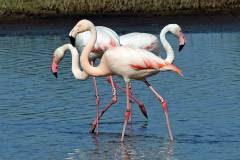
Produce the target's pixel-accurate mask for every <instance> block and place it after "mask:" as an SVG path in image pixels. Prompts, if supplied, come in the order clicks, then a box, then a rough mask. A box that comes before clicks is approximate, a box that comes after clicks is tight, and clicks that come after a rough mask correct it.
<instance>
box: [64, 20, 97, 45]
mask: <svg viewBox="0 0 240 160" xmlns="http://www.w3.org/2000/svg"><path fill="white" fill-rule="evenodd" d="M93 27H94V24H93V23H92V22H91V21H89V20H86V19H83V20H81V21H79V22H78V23H77V24H76V25H75V26H74V27H73V29H72V30H71V31H70V32H69V35H68V36H69V40H70V42H71V44H72V45H73V46H74V47H75V41H76V36H77V34H78V33H81V32H85V31H88V30H90V29H91V28H93Z"/></svg>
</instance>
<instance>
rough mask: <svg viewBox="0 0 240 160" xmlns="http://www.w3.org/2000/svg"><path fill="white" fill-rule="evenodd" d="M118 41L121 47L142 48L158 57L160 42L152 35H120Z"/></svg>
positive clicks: (135, 33) (136, 33)
mask: <svg viewBox="0 0 240 160" xmlns="http://www.w3.org/2000/svg"><path fill="white" fill-rule="evenodd" d="M119 39H120V44H121V45H123V46H131V47H136V48H142V49H146V50H148V51H150V52H152V53H154V54H156V55H159V50H160V49H159V48H160V46H159V45H160V42H159V40H158V38H157V36H155V35H153V34H150V33H139V32H134V33H128V34H125V35H122V36H120V37H119Z"/></svg>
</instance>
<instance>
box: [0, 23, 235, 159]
mask: <svg viewBox="0 0 240 160" xmlns="http://www.w3.org/2000/svg"><path fill="white" fill-rule="evenodd" d="M135 27H136V30H137V29H139V30H141V29H142V28H141V26H135ZM155 27H156V26H155V25H151V26H150V27H149V29H150V30H151V28H152V30H151V32H154V34H156V35H157V34H158V32H157V31H156V32H155V29H156V28H155ZM195 27H196V28H197V27H198V26H197V25H196V26H195ZM193 28H194V26H193ZM131 30H132V28H129V27H127V28H125V29H124V28H121V32H120V33H119V34H122V33H127V32H129V31H131ZM198 31H199V30H198ZM186 32H187V33H186V35H185V36H186V39H187V45H186V46H185V48H184V49H183V51H182V52H181V53H177V40H176V39H175V37H173V36H171V35H169V36H168V39H169V41H170V43H171V44H172V45H173V47H174V49H175V51H176V60H175V64H176V65H177V66H179V67H180V68H181V69H182V70H183V73H184V77H183V78H182V77H179V76H177V75H176V74H174V73H168V72H162V73H161V74H158V75H156V76H154V77H151V78H149V82H150V83H151V84H152V85H153V86H154V87H155V88H156V89H158V91H159V92H160V93H161V94H162V95H163V97H165V99H166V100H167V101H168V102H169V114H170V120H171V123H172V130H173V135H174V138H175V141H174V142H173V143H170V142H169V141H168V135H167V129H166V123H165V119H164V114H163V112H162V109H161V106H160V104H159V103H158V101H157V100H156V98H155V97H154V96H153V94H152V93H151V92H150V90H149V89H148V88H146V86H145V85H144V84H143V83H142V82H137V81H134V82H133V89H134V94H135V96H136V97H137V98H139V99H140V100H141V101H143V102H144V104H145V106H146V107H147V110H148V115H149V119H148V120H147V121H146V120H145V119H144V118H143V116H142V114H141V113H140V112H139V109H138V107H137V105H136V104H133V108H134V110H133V111H134V112H133V122H132V124H129V125H128V127H127V131H126V136H125V143H124V144H121V143H119V141H120V136H121V131H122V125H123V123H122V122H123V119H124V111H125V95H124V94H122V93H121V92H120V91H118V103H117V104H116V105H114V106H113V107H112V108H111V109H110V110H109V111H108V112H107V113H106V114H105V115H104V117H103V119H102V120H101V124H100V134H99V136H96V135H95V134H90V133H89V132H88V130H89V127H90V125H91V122H92V120H93V119H94V116H95V97H94V92H93V86H92V80H91V79H89V80H87V81H78V80H75V79H74V77H73V75H72V73H71V62H70V61H71V57H70V54H67V55H66V57H65V58H64V60H63V62H62V63H61V66H60V69H59V70H60V72H59V77H60V78H58V79H55V78H54V77H53V76H52V75H51V72H50V65H51V58H52V51H53V50H54V49H55V48H56V47H57V46H59V45H60V44H64V43H66V42H68V39H67V36H66V33H65V32H63V31H61V32H60V34H56V35H47V34H46V35H45V34H44V35H42V36H41V35H39V34H32V35H31V34H28V35H25V36H23V35H22V34H21V35H10V36H8V35H2V36H1V37H0V56H1V58H0V75H1V76H0V84H1V85H0V102H1V103H0V159H21V160H22V159H24V160H27V159H54V160H55V159H68V160H70V159H167V160H180V159H184V160H192V159H195V160H202V159H216V160H217V159H221V160H235V159H238V158H239V156H240V153H239V147H240V127H239V121H240V117H239V113H240V107H239V106H240V102H239V98H240V85H239V84H240V72H239V68H240V64H239V62H240V32H236V31H234V32H224V31H223V32H202V33H196V32H192V31H191V30H190V31H189V30H186ZM161 54H162V55H163V56H165V55H164V52H163V49H161ZM114 80H116V81H117V82H119V83H120V84H121V85H122V86H124V84H123V81H122V80H121V79H120V78H118V77H114ZM97 82H98V85H99V89H100V97H101V102H100V103H101V108H103V107H104V105H105V104H107V103H108V102H109V101H110V100H111V88H110V86H109V85H108V83H107V82H106V81H105V79H104V78H98V79H97Z"/></svg>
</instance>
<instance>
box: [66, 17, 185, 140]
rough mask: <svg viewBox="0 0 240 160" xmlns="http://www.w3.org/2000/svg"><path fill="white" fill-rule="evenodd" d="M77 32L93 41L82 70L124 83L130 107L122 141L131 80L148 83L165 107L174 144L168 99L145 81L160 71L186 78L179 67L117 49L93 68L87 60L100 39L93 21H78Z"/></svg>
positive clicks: (140, 51) (136, 51)
mask: <svg viewBox="0 0 240 160" xmlns="http://www.w3.org/2000/svg"><path fill="white" fill-rule="evenodd" d="M75 29H76V30H77V33H81V32H84V31H90V32H91V37H90V39H89V41H88V43H87V44H86V46H85V47H84V49H83V51H82V53H81V56H80V63H81V65H82V68H83V70H84V71H85V72H86V73H88V74H89V75H92V76H96V77H101V76H109V75H117V76H120V77H122V78H123V79H124V82H125V86H126V91H127V94H126V100H127V107H126V112H125V118H124V124H123V129H122V136H121V140H120V141H121V142H123V141H124V135H125V129H126V125H127V122H128V119H129V117H130V110H131V106H130V102H129V83H130V81H131V80H139V81H143V82H145V84H146V85H147V86H148V87H149V88H150V90H151V91H152V92H153V93H154V94H155V95H156V97H157V99H158V100H159V101H160V102H161V103H162V108H163V110H164V113H165V118H166V121H167V127H168V134H169V138H170V140H171V141H173V136H172V131H171V127H170V122H169V118H168V106H167V102H166V100H165V99H163V97H161V96H160V94H158V92H157V90H156V89H154V88H153V87H152V85H151V84H150V83H149V82H148V81H147V80H146V78H147V77H150V76H153V75H156V74H157V73H159V72H160V71H167V70H170V71H174V72H176V73H178V74H179V75H181V76H183V74H182V72H181V70H180V69H179V68H178V67H177V66H175V65H173V64H169V63H168V62H165V61H164V60H163V59H162V58H160V57H159V56H156V55H155V54H153V53H152V52H149V51H147V50H144V49H140V48H134V47H129V46H118V47H115V48H111V49H108V50H107V51H106V52H105V53H104V54H103V56H102V58H101V60H100V63H99V65H98V66H91V65H90V63H89V61H88V56H89V54H90V53H91V50H92V48H93V47H94V44H95V42H96V39H97V32H96V28H95V26H94V24H93V23H92V22H91V21H89V20H87V19H83V20H81V21H79V25H78V27H77V28H75ZM176 32H178V33H176V34H180V32H181V30H178V31H176ZM73 36H74V35H72V32H70V33H69V37H70V39H73V40H74V37H73Z"/></svg>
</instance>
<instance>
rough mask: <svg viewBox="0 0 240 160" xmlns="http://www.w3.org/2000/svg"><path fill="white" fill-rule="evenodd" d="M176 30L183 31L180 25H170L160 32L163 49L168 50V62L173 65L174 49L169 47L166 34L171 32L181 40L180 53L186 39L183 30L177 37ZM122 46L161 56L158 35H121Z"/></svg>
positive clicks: (135, 33) (139, 33)
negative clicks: (144, 50)
mask: <svg viewBox="0 0 240 160" xmlns="http://www.w3.org/2000/svg"><path fill="white" fill-rule="evenodd" d="M175 30H181V27H180V26H179V25H178V24H168V25H166V26H165V27H164V28H163V29H162V30H161V32H160V35H159V38H160V41H161V44H162V45H163V48H164V49H165V50H166V53H167V59H166V60H167V61H169V63H172V62H171V61H173V60H174V55H173V53H174V52H173V49H172V47H171V46H170V45H169V43H168V41H167V40H166V33H168V32H171V33H172V34H174V35H175V36H177V37H178V40H179V51H181V50H182V48H183V46H184V45H185V37H184V34H183V32H182V30H181V32H180V33H179V34H178V35H176V34H175ZM119 40H120V45H123V46H131V47H136V48H142V49H146V50H148V51H150V52H152V53H154V54H156V55H159V54H160V41H159V39H158V38H157V36H156V35H154V34H150V33H141V32H133V33H128V34H124V35H121V36H120V37H119Z"/></svg>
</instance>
